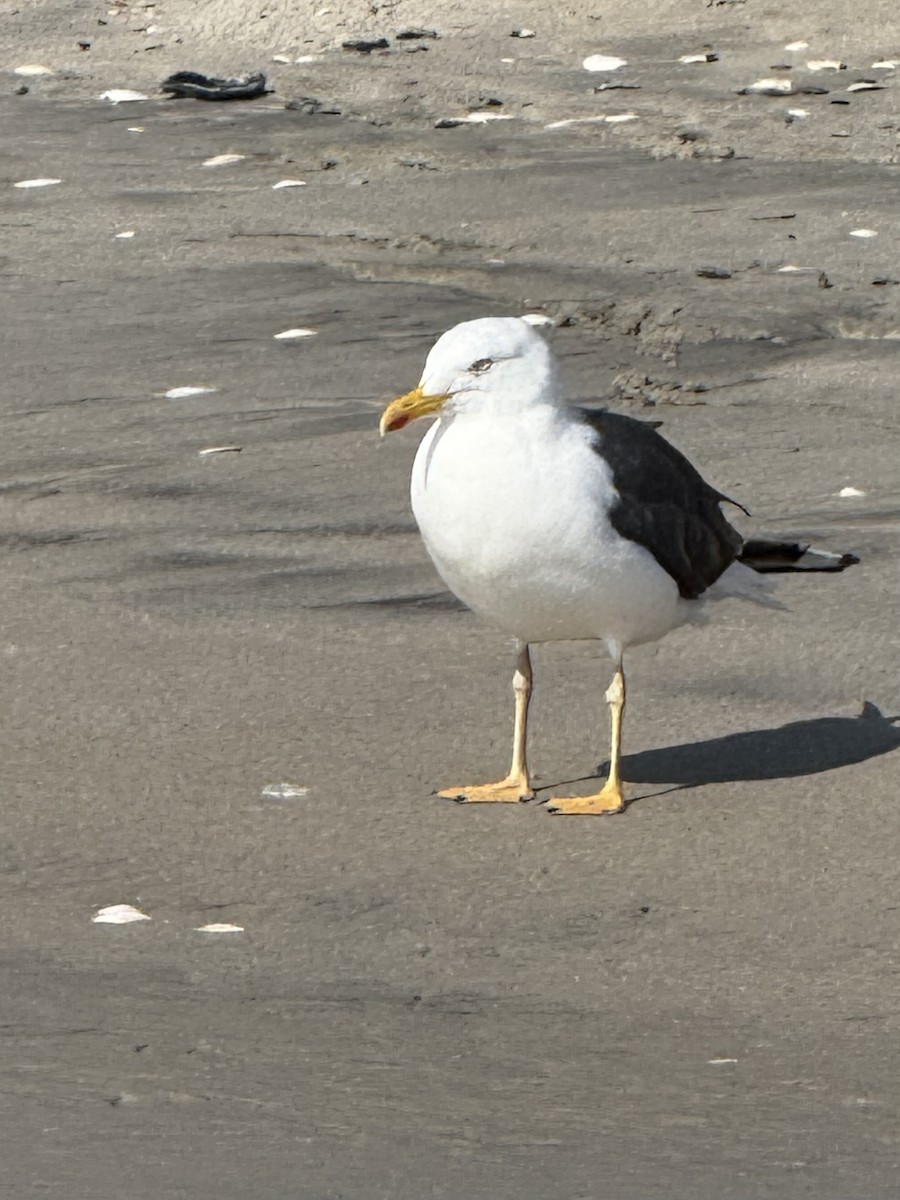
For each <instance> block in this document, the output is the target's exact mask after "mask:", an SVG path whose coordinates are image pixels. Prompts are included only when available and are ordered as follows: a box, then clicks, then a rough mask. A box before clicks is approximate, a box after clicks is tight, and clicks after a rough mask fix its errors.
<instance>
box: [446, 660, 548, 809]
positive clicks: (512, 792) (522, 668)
mask: <svg viewBox="0 0 900 1200" xmlns="http://www.w3.org/2000/svg"><path fill="white" fill-rule="evenodd" d="M518 645H519V657H518V659H517V661H516V673H515V675H514V676H513V692H514V693H515V697H516V723H515V730H514V732H513V752H512V766H511V767H510V768H509V774H508V775H507V777H506V778H505V779H501V780H500V781H499V783H481V784H473V785H472V786H470V787H451V788H444V789H443V791H440V792H438V795H439V796H446V797H447V798H448V799H450V800H458V801H459V802H460V804H498V803H499V804H504V803H506V804H514V803H517V802H518V801H519V800H531V799H532V797H533V796H534V792H533V791H532V790H531V780H530V779H529V777H528V763H527V761H526V743H527V738H528V704H529V701H530V700H531V655H530V654H529V652H528V643H527V642H519V644H518Z"/></svg>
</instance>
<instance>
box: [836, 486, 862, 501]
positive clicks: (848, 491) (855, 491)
mask: <svg viewBox="0 0 900 1200" xmlns="http://www.w3.org/2000/svg"><path fill="white" fill-rule="evenodd" d="M865 494H866V493H865V492H863V491H861V490H860V489H859V488H855V487H842V488H841V490H840V491H839V492H838V495H839V496H842V497H844V498H845V499H846V498H847V497H849V496H864V495H865Z"/></svg>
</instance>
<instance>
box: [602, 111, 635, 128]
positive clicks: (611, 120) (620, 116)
mask: <svg viewBox="0 0 900 1200" xmlns="http://www.w3.org/2000/svg"><path fill="white" fill-rule="evenodd" d="M637 119H638V115H637V113H633V112H627V113H613V114H612V115H611V116H609V117H607V118H606V123H607V125H621V124H622V122H623V121H636V120H637Z"/></svg>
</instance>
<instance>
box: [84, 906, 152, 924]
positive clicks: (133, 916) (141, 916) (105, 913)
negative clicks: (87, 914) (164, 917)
mask: <svg viewBox="0 0 900 1200" xmlns="http://www.w3.org/2000/svg"><path fill="white" fill-rule="evenodd" d="M150 919H151V918H150V917H148V916H147V914H146V913H145V912H141V910H140V909H139V908H135V907H134V905H133V904H110V905H109V907H108V908H100V909H98V910H97V912H95V913H94V915H93V916H92V917H91V920H92V921H94V922H95V923H96V924H98V925H129V924H130V923H131V922H132V921H149V920H150Z"/></svg>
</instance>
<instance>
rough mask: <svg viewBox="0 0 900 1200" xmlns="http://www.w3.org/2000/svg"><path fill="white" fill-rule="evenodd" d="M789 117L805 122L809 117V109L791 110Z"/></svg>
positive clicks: (789, 110)
mask: <svg viewBox="0 0 900 1200" xmlns="http://www.w3.org/2000/svg"><path fill="white" fill-rule="evenodd" d="M788 116H789V117H793V118H794V120H795V121H803V120H805V118H806V117H808V116H809V109H808V108H789V109H788Z"/></svg>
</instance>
